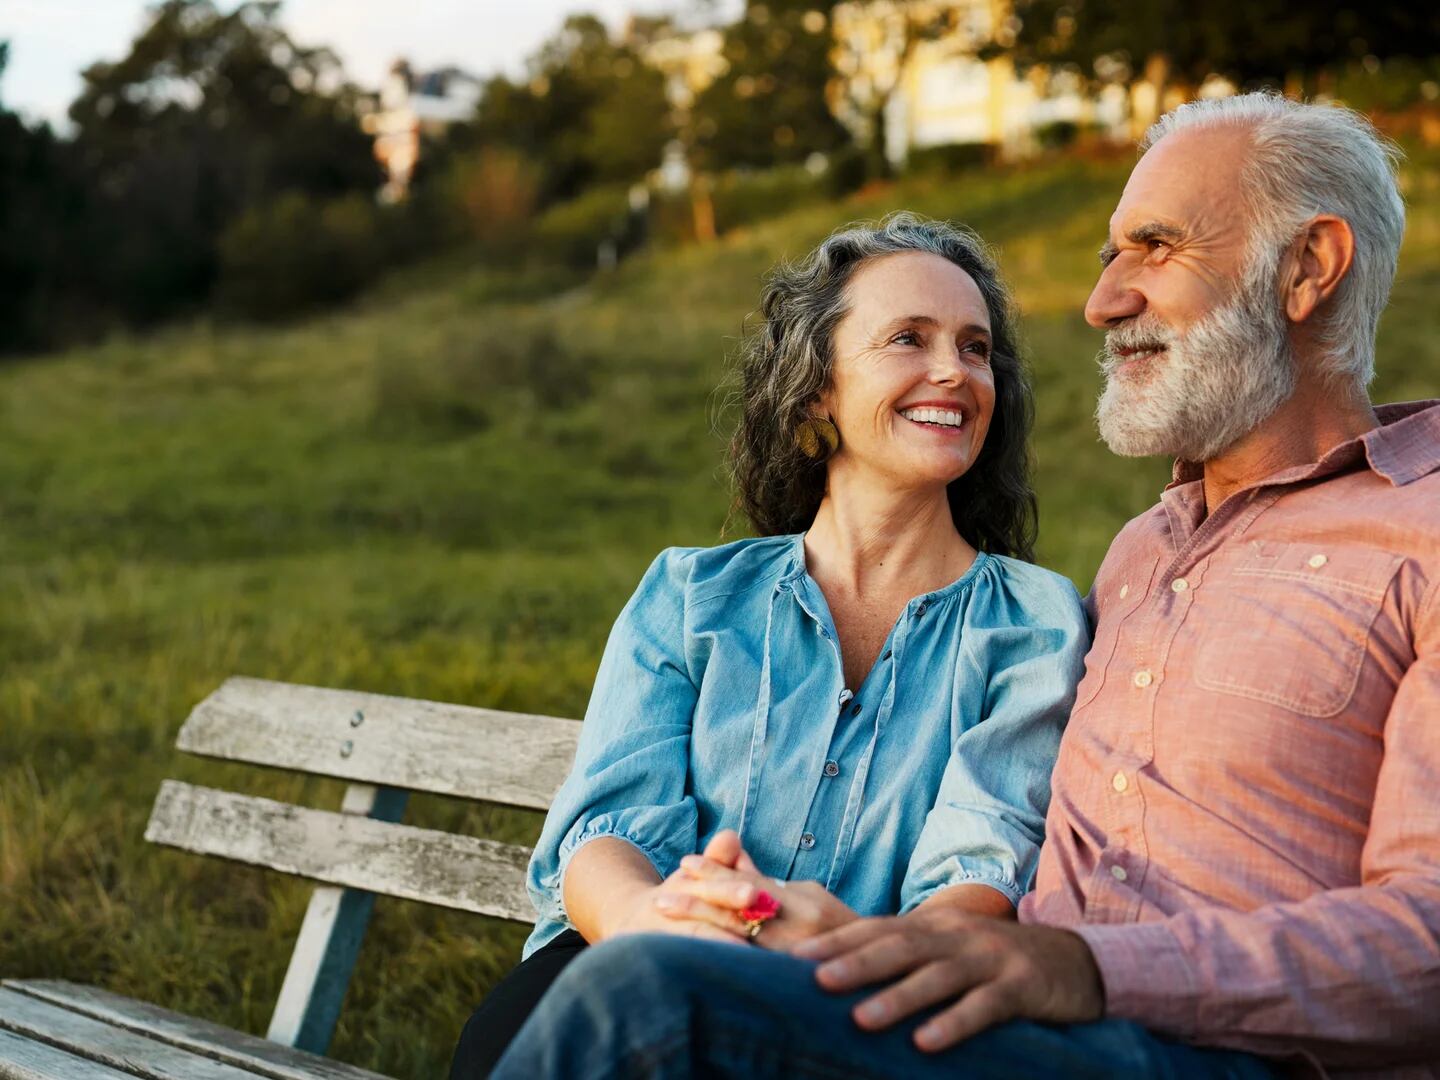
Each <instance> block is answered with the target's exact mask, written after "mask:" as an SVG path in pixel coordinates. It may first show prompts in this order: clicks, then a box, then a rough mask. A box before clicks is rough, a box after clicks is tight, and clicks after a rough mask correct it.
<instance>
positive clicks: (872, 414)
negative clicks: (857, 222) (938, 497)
mask: <svg viewBox="0 0 1440 1080" xmlns="http://www.w3.org/2000/svg"><path fill="white" fill-rule="evenodd" d="M846 294H847V299H848V301H849V306H850V310H849V312H848V313H847V314H846V315H845V317H844V318H843V319H841V320H840V324H839V325H838V326H837V327H836V329H835V341H834V348H835V363H834V369H833V376H832V379H831V385H830V388H829V389H828V390H826V391H825V392H824V393H823V394H822V395H821V398H820V407H821V410H822V411H824V412H827V413H828V414H829V415H830V416H831V417H832V418H833V419H834V421H835V426H836V427H837V428H839V429H840V450H839V452H838V453H837V454H836V455H835V456H834V457H833V458H831V459H830V467H831V469H832V470H833V469H837V468H849V467H855V466H861V467H864V468H865V469H867V470H874V471H876V472H878V473H880V474H883V475H885V476H886V477H888V478H889V479H891V480H892V481H893V482H894V483H895V484H897V485H898V486H901V487H904V488H907V489H910V488H917V487H932V486H940V487H943V486H944V485H946V484H948V483H950V482H951V481H952V480H954V479H956V478H957V477H959V476H961V475H963V474H964V473H965V471H966V470H967V469H969V468H970V466H971V465H973V464H974V463H975V459H976V458H977V457H978V456H979V454H980V448H981V447H982V446H983V445H984V443H985V433H986V431H988V430H989V428H990V417H991V415H992V414H993V413H994V411H995V373H994V372H993V371H992V370H991V367H990V315H989V313H988V311H987V310H986V308H985V300H984V298H983V297H982V296H981V295H980V289H979V288H978V287H977V286H976V284H975V281H974V279H972V278H971V277H970V275H969V274H967V273H965V271H964V270H961V269H960V268H959V267H958V266H956V265H955V264H954V263H952V262H950V261H949V260H948V259H943V258H941V257H940V256H938V255H931V254H929V253H928V252H919V251H906V252H899V253H897V254H894V255H885V256H881V257H880V258H877V259H873V260H871V261H870V262H868V263H866V264H865V265H864V266H862V267H861V268H860V269H859V270H857V271H856V273H855V276H854V277H852V278H851V279H850V284H849V286H848V288H847V290H846Z"/></svg>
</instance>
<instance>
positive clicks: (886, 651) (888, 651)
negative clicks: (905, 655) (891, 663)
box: [880, 649, 890, 660]
mask: <svg viewBox="0 0 1440 1080" xmlns="http://www.w3.org/2000/svg"><path fill="white" fill-rule="evenodd" d="M880 659H881V660H889V659H890V650H889V649H886V650H885V655H884V656H882V657H880Z"/></svg>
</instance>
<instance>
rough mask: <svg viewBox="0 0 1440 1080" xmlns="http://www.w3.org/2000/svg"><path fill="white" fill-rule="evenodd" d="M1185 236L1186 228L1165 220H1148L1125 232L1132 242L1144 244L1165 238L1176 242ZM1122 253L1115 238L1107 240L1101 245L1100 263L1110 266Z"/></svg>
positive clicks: (1126, 237)
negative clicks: (1168, 223) (1169, 223)
mask: <svg viewBox="0 0 1440 1080" xmlns="http://www.w3.org/2000/svg"><path fill="white" fill-rule="evenodd" d="M1184 238H1185V230H1184V229H1182V228H1180V226H1179V225H1167V224H1165V223H1164V222H1163V221H1147V222H1146V223H1145V224H1144V225H1137V226H1135V228H1133V229H1131V230H1130V231H1129V232H1127V233H1126V234H1125V239H1126V240H1129V241H1130V243H1132V244H1144V243H1147V242H1149V241H1151V240H1165V241H1168V242H1170V243H1174V242H1175V241H1176V240H1183V239H1184ZM1119 254H1120V249H1119V248H1118V247H1116V246H1115V242H1114V241H1113V240H1106V241H1105V243H1104V244H1102V245H1101V247H1100V265H1101V266H1109V265H1110V264H1111V263H1112V262H1114V261H1115V257H1116V256H1117V255H1119Z"/></svg>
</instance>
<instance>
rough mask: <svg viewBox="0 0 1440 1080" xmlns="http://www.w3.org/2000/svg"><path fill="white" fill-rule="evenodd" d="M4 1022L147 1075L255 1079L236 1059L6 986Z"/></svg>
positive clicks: (169, 1079) (0, 998)
mask: <svg viewBox="0 0 1440 1080" xmlns="http://www.w3.org/2000/svg"><path fill="white" fill-rule="evenodd" d="M0 1028H4V1029H5V1030H6V1031H9V1032H11V1033H13V1034H15V1035H23V1036H27V1037H28V1038H30V1039H32V1040H38V1041H40V1042H43V1043H48V1044H49V1045H51V1046H54V1047H56V1048H58V1049H60V1050H65V1051H68V1052H69V1053H71V1054H74V1055H76V1056H77V1057H82V1058H88V1059H90V1060H91V1061H98V1062H100V1063H101V1064H102V1065H109V1066H111V1067H112V1068H115V1069H119V1070H121V1071H122V1072H130V1073H134V1075H136V1076H141V1077H144V1078H145V1080H254V1074H253V1073H247V1072H245V1071H244V1070H241V1069H237V1068H235V1067H234V1066H233V1065H226V1064H224V1063H223V1062H219V1061H215V1060H212V1059H211V1058H207V1057H201V1056H199V1055H197V1054H194V1053H192V1052H191V1051H189V1050H185V1049H182V1048H181V1047H178V1046H172V1045H170V1044H169V1043H162V1042H156V1041H155V1040H154V1039H150V1038H147V1037H146V1036H144V1035H139V1034H136V1033H135V1032H133V1031H130V1030H129V1029H127V1028H121V1027H114V1026H113V1025H111V1024H107V1023H105V1022H104V1021H101V1020H96V1019H94V1018H93V1017H89V1016H85V1015H84V1014H82V1013H77V1012H71V1011H70V1010H69V1009H65V1008H62V1007H60V1006H59V1005H52V1004H51V1003H50V1002H48V1001H41V1000H39V999H38V998H33V997H29V996H27V995H25V994H21V993H17V992H16V991H14V990H8V989H5V988H3V987H0Z"/></svg>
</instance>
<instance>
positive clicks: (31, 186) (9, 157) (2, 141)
mask: <svg viewBox="0 0 1440 1080" xmlns="http://www.w3.org/2000/svg"><path fill="white" fill-rule="evenodd" d="M9 55H10V45H9V42H0V76H3V75H4V69H5V63H6V61H7V60H8V59H9ZM83 201H84V200H83V191H82V189H81V187H80V184H79V182H78V178H77V170H76V167H75V155H74V154H73V153H72V152H71V148H70V147H69V146H68V145H67V144H66V143H64V142H62V141H61V140H59V139H57V138H56V137H55V136H54V134H53V133H52V132H51V131H50V128H49V127H48V126H47V125H44V124H41V125H39V126H37V127H34V128H31V127H28V126H27V125H26V124H24V123H23V122H22V121H21V120H20V118H19V117H18V116H16V115H15V114H14V113H11V112H7V111H6V110H5V108H4V106H3V105H0V236H3V237H4V238H5V242H4V243H3V244H0V353H10V352H18V351H25V350H32V349H39V348H43V347H44V346H46V345H47V344H49V342H50V340H51V335H52V332H53V327H55V326H56V325H64V324H65V323H67V322H68V321H70V318H71V316H72V315H73V314H74V312H73V310H72V308H73V304H71V303H70V302H69V300H68V298H67V296H66V293H65V285H66V282H67V281H68V280H69V279H70V277H71V276H72V275H73V274H74V273H76V272H78V271H79V270H80V269H81V267H82V266H83V264H84V262H85V261H86V255H85V253H83V252H81V251H79V250H78V249H77V247H76V245H75V244H74V243H72V239H73V237H74V233H75V227H76V226H75V223H76V219H77V218H78V216H79V214H80V211H81V207H82V206H83Z"/></svg>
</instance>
